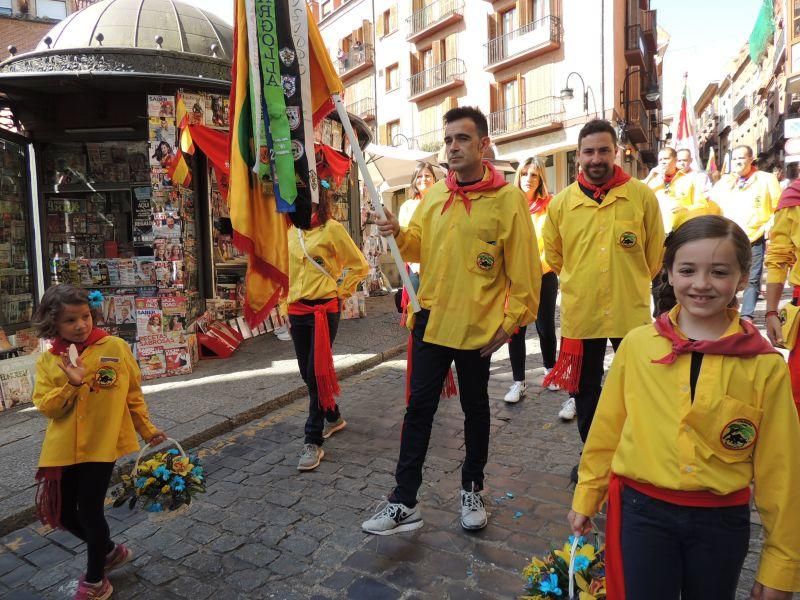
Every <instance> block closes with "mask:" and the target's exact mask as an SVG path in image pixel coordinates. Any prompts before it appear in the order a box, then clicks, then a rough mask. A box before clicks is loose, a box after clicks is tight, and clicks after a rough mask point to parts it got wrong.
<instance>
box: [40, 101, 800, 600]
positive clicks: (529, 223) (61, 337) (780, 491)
mask: <svg viewBox="0 0 800 600" xmlns="http://www.w3.org/2000/svg"><path fill="white" fill-rule="evenodd" d="M444 126H445V128H444V132H445V134H444V136H445V137H444V144H445V152H446V156H447V167H448V171H447V175H446V176H445V177H444V178H443V179H440V180H438V181H437V177H436V172H435V170H434V168H432V166H431V165H425V164H422V165H419V166H418V168H417V170H416V171H415V173H414V175H413V179H412V189H413V191H414V197H413V198H412V201H411V203H407V204H406V205H404V206H403V208H402V209H401V212H400V215H399V217H400V218H399V219H398V218H396V217H395V216H394V215H393V214H392V213H391V212H390V211H388V210H387V211H386V214H385V217H384V218H377V217H376V223H377V227H378V229H379V231H380V233H381V235H384V236H390V235H391V236H394V237H395V239H396V241H397V244H398V247H399V249H400V252H401V254H402V255H403V258H404V260H405V261H406V262H407V263H408V266H407V268H408V270H409V275H410V276H411V280H412V285H413V287H414V288H415V291H416V295H417V298H418V301H419V306H420V307H421V309H420V310H419V311H418V312H414V311H413V310H412V309H411V307H410V306H409V304H408V303H407V302H402V303H401V304H402V306H403V307H404V310H405V320H404V322H405V324H406V326H407V327H408V329H409V330H410V340H409V354H408V364H409V367H408V370H409V373H408V386H407V387H408V389H407V406H406V411H405V415H404V418H403V426H402V429H401V433H400V447H399V458H398V460H397V465H396V469H395V486H394V487H393V489H391V490H387V499H386V502H385V503H384V505H383V506H381V507H380V509H379V510H378V511H377V512H376V513H375V514H374V515H372V516H371V517H370V518H369V519H367V520H366V521H364V522H363V523H362V529H363V530H364V531H365V532H367V533H370V534H375V535H391V534H395V533H399V532H404V531H412V530H415V529H418V528H420V527H422V526H423V516H422V515H423V513H422V509H421V507H420V504H419V498H418V493H419V489H420V487H421V484H422V475H423V465H424V463H425V459H426V455H427V452H428V448H429V444H430V441H431V432H432V426H433V421H434V417H435V414H436V411H437V408H438V403H439V400H440V398H441V397H442V395H443V394H445V393H446V390H447V389H448V385H447V381H448V375H449V373H451V367H452V365H453V364H454V365H455V371H456V374H457V378H458V392H459V394H458V395H459V400H460V403H461V408H462V410H463V412H464V442H465V458H464V463H463V466H462V469H461V482H460V486H459V490H458V494H457V500H458V506H459V508H458V510H459V514H460V522H461V525H462V527H463V528H464V529H465V530H480V529H482V528H484V527H486V525H487V523H488V517H489V515H488V514H487V511H486V507H485V505H484V502H483V498H482V492H483V491H484V489H485V487H486V486H487V485H488V484H489V483H490V482H487V481H486V477H485V467H486V464H487V462H488V460H489V442H490V404H489V393H488V383H489V376H490V360H491V356H492V354H493V353H494V352H495V351H497V350H498V349H499V348H501V347H502V346H503V345H504V344H507V343H508V347H509V354H510V358H511V364H512V372H513V378H514V383H513V385H512V386H511V389H510V390H509V391H508V393H507V394H506V396H505V398H504V399H505V401H506V402H508V403H511V404H513V403H516V402H518V401H519V400H520V399H521V398H523V397H524V396H525V393H526V387H527V383H526V378H525V355H526V350H525V336H526V329H527V327H528V326H529V325H530V324H531V323H534V324H535V326H536V329H537V333H538V335H539V341H540V346H541V352H542V358H543V362H544V367H545V377H544V380H543V382H542V385H543V386H545V387H548V388H550V389H561V390H563V391H564V392H566V393H567V396H566V400H564V402H563V404H562V406H561V409H560V411H559V415H560V416H561V417H562V418H563V419H567V420H569V419H572V418H574V417H575V416H577V425H578V432H579V435H580V438H581V440H582V442H584V447H583V454H582V456H581V458H580V464H579V466H576V467H575V469H574V470H573V477H574V480H575V481H576V488H575V494H574V498H573V502H572V510H571V511H570V513H569V516H568V519H569V522H570V525H571V528H572V529H573V531H574V533H575V534H576V535H584V534H586V533H587V532H588V531H589V530H590V529H591V528H592V526H593V525H592V521H591V518H592V517H593V516H594V515H595V514H597V513H598V512H599V510H600V509H601V506H602V505H603V504H604V503H605V502H606V501H607V502H608V511H607V515H608V517H607V530H606V535H607V565H606V568H607V589H608V595H607V597H608V598H613V599H614V600H618V599H622V598H625V597H626V595H627V597H629V598H631V599H634V600H636V599H645V598H646V599H648V600H650V599H656V600H658V599H662V598H663V599H664V600H673V599H677V598H679V597H680V598H687V599H690V598H719V599H724V598H734V596H735V592H736V585H737V582H738V578H739V573H740V571H741V568H742V565H743V562H744V558H745V555H746V553H747V549H748V545H749V528H750V519H749V502H750V494H751V492H750V490H751V484H753V483H754V491H755V494H754V498H755V504H756V506H757V508H758V509H759V511H760V513H761V518H762V523H763V526H764V532H765V538H764V543H763V549H762V552H761V560H760V565H759V568H758V571H757V574H756V584H755V586H754V588H753V591H752V593H751V598H757V599H764V600H769V599H772V600H775V599H787V598H791V594H792V591H800V537H798V536H797V535H796V531H797V529H796V528H797V527H798V525H800V516H799V515H800V494H798V493H797V491H798V489H800V462H799V461H800V459H799V458H798V457H800V420H799V419H798V410H800V408H798V410H795V405H794V403H793V398H794V401H795V402H797V400H798V398H800V394H798V390H800V354H798V352H796V351H795V350H793V351H792V353H791V355H790V359H789V369H787V366H786V364H785V362H784V360H783V358H782V357H781V355H780V354H779V353H777V351H776V350H775V349H774V347H773V345H772V344H770V343H768V342H767V340H766V339H765V338H763V337H762V336H761V335H760V333H759V332H758V330H757V329H756V328H755V327H754V325H753V324H752V321H753V319H754V309H755V303H756V300H757V297H758V293H759V288H760V281H761V274H762V269H763V264H764V256H765V255H766V264H767V271H768V275H767V281H768V285H767V309H768V311H767V331H768V335H769V339H770V340H771V341H772V342H773V344H775V345H781V344H783V343H784V342H785V341H786V340H784V339H783V337H784V336H783V332H782V327H781V325H782V324H781V321H780V319H779V313H778V304H779V300H780V297H781V291H782V289H783V285H784V283H785V279H786V277H787V273H788V277H789V281H790V283H791V284H792V285H794V286H795V293H794V294H793V297H794V302H795V303H796V302H797V298H800V267H798V266H797V262H798V261H797V258H798V256H800V183H797V184H795V183H793V184H791V185H790V186H789V187H788V188H787V189H786V191H785V192H784V193H783V196H782V197H781V191H780V187H779V186H778V185H777V181H776V180H775V178H774V176H772V175H770V174H767V173H764V172H762V171H759V170H758V169H757V168H755V167H754V166H753V158H754V157H753V152H752V150H751V149H750V148H747V147H746V146H740V147H737V148H735V149H734V150H733V161H732V165H733V172H732V173H731V174H729V175H726V176H724V177H723V178H722V179H721V180H720V182H718V183H717V184H716V186H714V187H713V188H712V187H711V184H710V182H709V181H708V180H707V178H706V177H705V175H704V174H702V173H698V172H695V171H693V170H692V169H691V166H690V165H691V162H692V156H691V153H689V152H688V151H686V150H681V151H679V152H677V153H676V152H675V151H674V150H672V149H664V150H662V152H661V153H660V155H659V166H658V167H657V168H656V169H654V170H653V172H651V173H650V175H648V177H647V178H646V179H645V180H644V181H639V180H637V179H633V178H631V177H630V175H628V174H626V173H625V172H624V171H623V170H622V169H621V168H620V167H619V166H618V165H617V164H616V158H617V156H618V146H617V137H616V131H615V129H614V127H613V126H612V125H611V124H610V123H608V122H607V121H604V120H593V121H590V122H589V123H587V124H586V125H585V126H584V127H583V128H582V129H581V131H580V133H579V136H578V149H577V162H578V165H579V173H578V176H577V180H576V181H575V182H573V183H571V184H570V185H568V186H567V187H566V188H565V189H563V190H562V191H561V192H559V193H558V194H556V195H555V196H551V194H550V193H549V189H548V186H547V181H546V175H545V169H544V165H543V163H542V162H541V161H540V160H539V159H537V158H535V157H531V158H529V159H526V160H524V161H523V162H522V164H521V165H520V167H519V169H518V171H517V175H516V177H515V180H514V182H513V183H507V182H506V180H505V177H504V176H503V174H502V173H500V172H499V171H497V170H496V169H495V167H494V166H493V165H492V163H491V162H489V161H485V160H483V157H484V155H485V153H486V151H487V149H488V147H489V144H490V138H489V135H488V124H487V121H486V117H485V116H484V115H483V114H482V113H481V111H480V110H478V109H476V108H472V107H459V108H455V109H452V110H450V111H448V112H447V113H446V114H445V116H444ZM776 210H777V212H776ZM773 221H774V223H773V224H772V227H771V230H770V231H769V236H770V239H769V245H767V242H766V236H767V228H768V227H769V226H770V223H772V222H773ZM289 264H290V271H289V275H290V277H289V279H290V288H289V294H288V314H289V322H290V325H291V335H292V340H293V342H294V347H295V352H296V356H297V362H298V367H299V370H300V374H301V376H302V378H303V380H304V382H305V383H306V385H307V386H308V391H309V411H308V418H307V420H306V423H305V431H304V436H305V437H304V444H303V449H302V452H301V454H300V458H299V462H298V465H297V469H298V470H300V471H310V470H313V469H315V468H316V467H317V466H318V465H319V464H320V461H321V460H322V459H323V457H324V455H325V453H324V451H323V449H322V446H323V443H324V441H325V440H326V439H327V438H328V437H329V436H331V435H332V434H333V433H335V432H337V431H341V430H342V429H344V428H345V426H346V424H347V423H346V421H345V419H344V416H343V414H342V411H341V409H340V407H339V405H338V403H337V401H336V396H337V395H338V393H339V385H338V382H337V380H336V373H335V370H334V367H333V357H332V349H331V348H332V344H333V342H334V339H335V337H336V333H337V329H338V323H339V312H340V309H341V301H342V300H344V299H346V298H347V297H349V296H350V295H351V294H353V292H354V291H355V289H356V286H357V284H358V282H359V281H361V280H362V279H363V278H364V277H365V276H366V275H367V271H368V265H367V262H366V260H365V259H364V257H363V255H362V254H361V252H360V250H359V249H358V248H357V246H356V245H355V244H354V243H353V241H352V240H351V238H350V237H349V235H348V234H347V232H346V231H345V229H344V228H343V227H342V225H340V224H339V223H338V222H337V221H336V220H334V219H331V218H330V216H329V205H328V200H327V198H326V195H325V194H322V195H321V198H320V202H319V204H317V205H315V206H314V213H313V218H312V220H311V225H310V227H309V228H292V229H291V230H290V231H289ZM559 288H560V291H561V302H560V321H561V345H560V350H559V352H558V354H556V349H557V335H556V327H555V308H556V299H557V296H558V293H559ZM739 291H744V300H743V304H742V308H741V311H739V310H737V300H736V295H737V292H739ZM651 293H652V294H653V296H654V302H653V305H654V306H655V307H656V310H655V317H656V318H655V321H653V319H652V317H651V313H653V310H652V309H651ZM36 324H37V327H39V330H40V332H41V333H42V335H43V336H46V337H49V338H52V339H53V340H54V344H53V350H52V351H51V352H50V353H47V354H44V355H43V356H42V358H41V359H40V361H39V366H38V373H37V380H36V390H35V394H34V402H35V404H36V406H37V408H39V410H40V411H41V412H43V413H44V414H45V415H46V416H47V417H49V418H50V423H49V425H48V429H47V433H46V436H45V444H44V448H43V451H42V457H41V460H40V467H41V469H40V473H39V478H40V480H41V481H42V493H41V494H40V496H41V497H40V498H38V500H39V508H40V514H41V515H42V517H43V519H44V520H46V521H47V522H50V523H51V524H54V525H56V526H62V527H64V528H66V529H67V530H69V531H71V532H72V533H74V534H75V535H76V536H78V537H79V538H81V539H82V540H84V541H85V542H86V543H87V546H88V549H89V551H88V557H87V561H88V569H87V572H86V575H85V577H84V578H83V579H82V580H81V582H80V587H79V589H78V593H77V595H76V598H78V599H79V600H96V599H101V600H105V599H107V598H109V597H110V595H111V589H112V588H111V585H110V583H109V582H108V579H107V578H106V574H107V573H108V571H110V570H112V569H114V568H117V567H118V566H120V565H122V564H124V563H125V562H128V561H129V560H130V559H131V557H132V553H131V552H130V550H129V549H127V548H126V547H125V546H124V545H122V544H114V543H113V542H112V541H111V537H110V534H109V530H108V526H107V524H106V522H105V519H104V517H103V504H102V499H103V497H104V494H105V489H106V487H107V486H108V482H109V479H110V475H111V469H112V468H113V464H114V461H115V460H116V459H117V458H119V457H120V456H121V455H123V454H125V453H127V452H130V451H132V450H135V449H136V448H137V447H138V444H137V443H136V441H135V434H136V433H138V434H139V435H140V436H141V437H142V438H144V439H145V440H147V441H148V442H150V443H158V442H160V441H163V440H164V439H165V438H164V434H163V432H161V431H160V430H158V429H157V428H155V427H154V426H153V425H152V423H151V422H150V420H149V417H148V413H147V408H146V406H145V404H144V401H143V398H142V395H141V386H140V381H139V380H140V375H139V371H138V367H137V366H136V362H135V360H133V356H132V355H131V353H130V350H129V349H128V347H127V345H126V344H125V343H124V342H122V341H121V340H118V339H117V338H113V337H111V336H107V335H105V334H104V333H103V332H102V331H101V330H99V329H97V328H96V327H95V326H94V323H93V320H92V314H91V306H90V302H89V299H88V297H87V296H86V294H85V292H83V291H81V290H76V289H75V288H71V286H56V287H53V288H50V289H49V290H48V292H47V293H46V294H45V296H44V298H43V299H42V302H41V303H40V305H39V308H38V311H37V315H36ZM609 341H610V342H611V345H612V347H613V349H614V350H615V352H616V355H615V357H614V361H613V364H612V366H611V369H610V371H609V375H608V378H607V381H606V384H605V386H603V385H602V382H603V375H604V361H605V357H606V353H607V346H608V342H609ZM72 344H74V345H76V347H77V350H78V352H79V357H78V358H77V359H75V360H73V358H71V357H70V356H68V352H67V349H68V347H69V346H70V345H72ZM101 367H102V368H104V369H105V371H104V372H108V369H107V368H111V370H112V371H113V372H114V373H115V377H114V378H113V379H114V380H113V381H112V382H111V383H110V384H108V382H107V381H104V382H100V381H99V380H98V379H97V377H96V373H95V371H96V372H98V373H99V370H100V368H101ZM790 370H791V375H790ZM443 390H444V391H443ZM793 390H794V391H795V393H794V397H793ZM98 394H99V395H98ZM101 396H102V397H101ZM98 400H102V402H98ZM98 406H102V410H100V409H99V408H98ZM798 407H800V405H798ZM98 440H101V441H102V443H99V442H98ZM576 459H577V457H576Z"/></svg>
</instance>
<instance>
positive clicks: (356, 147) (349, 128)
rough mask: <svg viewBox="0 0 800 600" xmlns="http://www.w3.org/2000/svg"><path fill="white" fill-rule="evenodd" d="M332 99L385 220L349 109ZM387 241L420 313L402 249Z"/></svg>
mask: <svg viewBox="0 0 800 600" xmlns="http://www.w3.org/2000/svg"><path fill="white" fill-rule="evenodd" d="M332 98H333V103H334V104H335V105H336V112H337V113H338V114H339V119H340V120H341V122H342V127H344V131H345V133H346V134H347V139H348V140H350V148H351V150H352V151H353V158H354V159H355V160H356V162H357V163H358V168H359V169H360V170H361V176H362V177H363V179H364V184H365V185H366V186H367V190H369V195H370V198H372V206H373V207H374V208H375V212H377V213H378V214H379V215H380V216H381V218H385V217H386V213H384V211H383V204H382V203H381V199H380V196H379V195H378V190H377V189H376V188H375V183H374V182H373V181H372V177H370V175H369V171H368V170H367V161H366V160H364V153H363V152H361V146H359V145H358V138H357V137H356V134H355V132H354V131H353V125H352V124H351V123H350V117H349V116H348V115H347V109H345V107H344V104H343V103H342V99H341V97H340V96H339V94H333V96H332ZM387 240H388V241H389V251H390V252H391V253H392V257H393V258H394V264H395V265H397V270H398V272H399V273H400V278H401V279H402V280H403V286H404V287H405V288H406V292H408V299H409V302H410V303H411V309H412V310H413V311H414V312H415V313H416V312H419V310H420V306H419V300H417V294H416V292H414V286H413V285H411V279H410V278H409V277H408V273H407V272H406V264H405V262H403V258H402V257H401V256H400V249H399V248H398V247H397V241H396V240H395V239H394V236H392V237H389V238H387Z"/></svg>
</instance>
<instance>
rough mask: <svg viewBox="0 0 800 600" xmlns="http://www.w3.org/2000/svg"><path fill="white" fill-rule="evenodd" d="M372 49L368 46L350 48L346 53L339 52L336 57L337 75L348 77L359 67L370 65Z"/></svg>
mask: <svg viewBox="0 0 800 600" xmlns="http://www.w3.org/2000/svg"><path fill="white" fill-rule="evenodd" d="M373 56H374V54H373V48H372V46H371V45H370V44H365V45H363V46H361V47H360V48H358V47H355V46H354V47H352V48H350V50H349V51H348V52H339V53H337V55H336V62H337V67H336V68H337V70H338V71H339V75H342V76H344V75H348V74H351V73H353V72H355V71H356V70H357V69H359V67H362V66H364V65H368V64H372V61H373Z"/></svg>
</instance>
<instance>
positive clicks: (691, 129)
mask: <svg viewBox="0 0 800 600" xmlns="http://www.w3.org/2000/svg"><path fill="white" fill-rule="evenodd" d="M688 80H689V74H688V73H684V75H683V94H682V95H681V111H680V116H679V117H678V132H677V134H676V135H675V139H676V142H675V150H684V149H685V150H689V152H691V153H692V169H693V170H695V171H700V170H702V168H703V165H702V164H701V163H700V157H699V153H698V150H697V124H696V122H695V116H694V104H692V103H691V102H690V101H689V81H688Z"/></svg>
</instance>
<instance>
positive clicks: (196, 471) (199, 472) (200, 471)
mask: <svg viewBox="0 0 800 600" xmlns="http://www.w3.org/2000/svg"><path fill="white" fill-rule="evenodd" d="M191 475H192V477H197V478H198V479H202V478H203V467H195V468H194V469H192V471H191Z"/></svg>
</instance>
